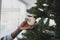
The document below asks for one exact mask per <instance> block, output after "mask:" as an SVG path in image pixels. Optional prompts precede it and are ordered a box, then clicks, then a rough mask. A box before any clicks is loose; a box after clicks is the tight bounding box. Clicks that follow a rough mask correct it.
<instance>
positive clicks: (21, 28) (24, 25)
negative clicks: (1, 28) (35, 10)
mask: <svg viewBox="0 0 60 40" xmlns="http://www.w3.org/2000/svg"><path fill="white" fill-rule="evenodd" d="M26 29H32V27H31V25H28V23H27V20H25V21H24V22H23V23H22V24H21V25H20V26H19V27H18V28H17V29H16V30H15V31H14V32H13V33H11V35H8V36H5V37H2V38H3V39H2V38H1V39H2V40H6V39H7V40H12V39H14V38H15V37H16V36H17V35H18V34H19V33H20V32H21V31H22V30H26Z"/></svg>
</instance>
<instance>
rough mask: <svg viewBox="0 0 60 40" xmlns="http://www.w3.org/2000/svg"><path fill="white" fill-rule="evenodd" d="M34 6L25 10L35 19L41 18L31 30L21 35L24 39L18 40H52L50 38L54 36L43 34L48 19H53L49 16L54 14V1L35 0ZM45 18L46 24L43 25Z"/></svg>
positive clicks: (47, 26)
mask: <svg viewBox="0 0 60 40" xmlns="http://www.w3.org/2000/svg"><path fill="white" fill-rule="evenodd" d="M35 4H36V6H35V7H32V8H30V9H28V10H27V12H29V13H30V14H34V15H36V16H34V17H35V18H39V17H41V20H40V21H39V23H38V24H37V25H35V26H34V28H33V29H31V30H27V32H26V33H23V35H24V36H25V38H22V39H19V40H52V39H51V38H52V37H53V36H54V35H53V36H52V35H50V34H49V33H43V31H45V30H46V29H47V28H50V26H49V19H54V16H50V14H53V15H54V14H55V12H54V8H55V0H37V2H36V3H35ZM45 18H48V20H47V22H46V23H45V24H44V22H43V21H44V20H45Z"/></svg>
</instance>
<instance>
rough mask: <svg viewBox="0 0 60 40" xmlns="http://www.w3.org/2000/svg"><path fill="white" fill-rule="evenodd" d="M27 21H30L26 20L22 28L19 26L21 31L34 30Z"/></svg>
mask: <svg viewBox="0 0 60 40" xmlns="http://www.w3.org/2000/svg"><path fill="white" fill-rule="evenodd" d="M27 21H28V19H26V20H25V21H24V22H23V23H22V24H21V26H19V27H20V30H26V29H32V28H33V25H29V24H28V23H27Z"/></svg>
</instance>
